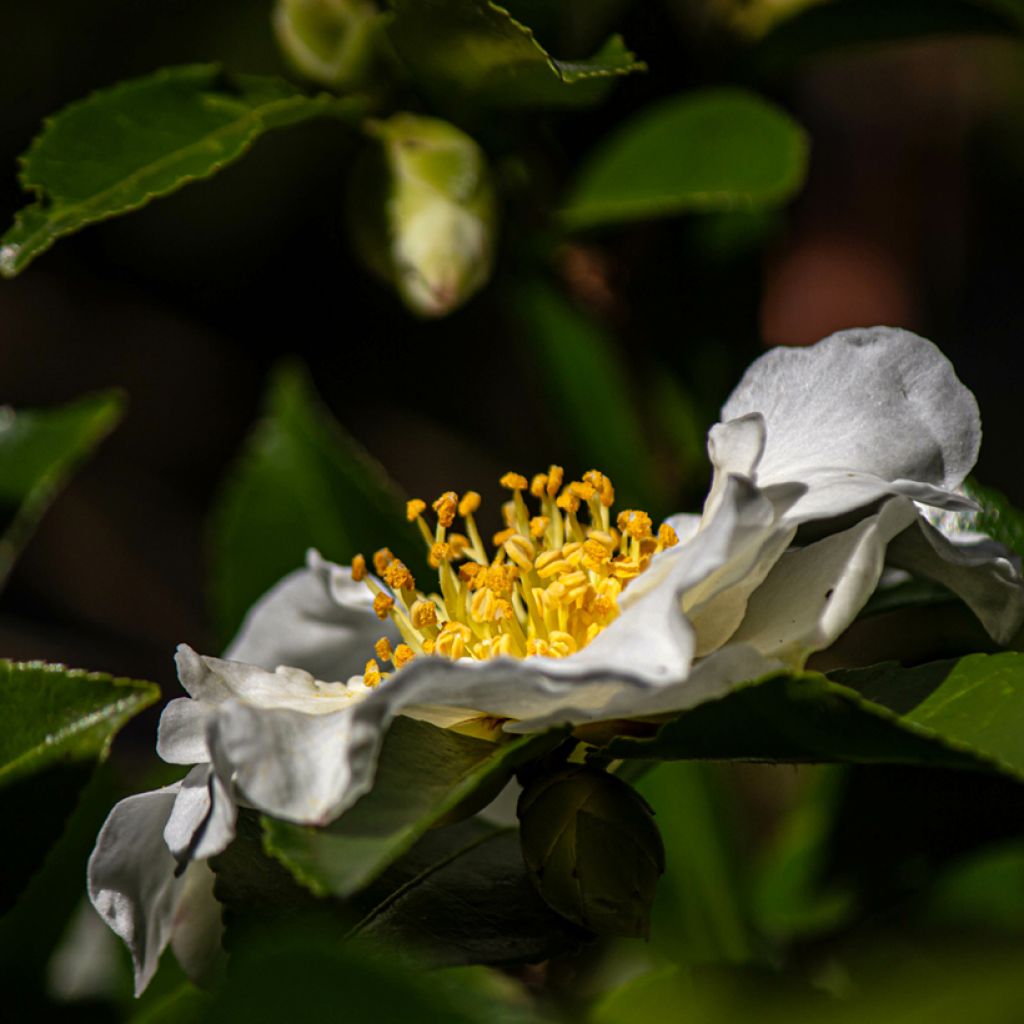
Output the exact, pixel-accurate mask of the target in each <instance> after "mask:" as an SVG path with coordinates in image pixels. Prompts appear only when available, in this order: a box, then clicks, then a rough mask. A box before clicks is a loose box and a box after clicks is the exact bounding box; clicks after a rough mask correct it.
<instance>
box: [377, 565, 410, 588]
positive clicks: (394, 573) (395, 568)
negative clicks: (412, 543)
mask: <svg viewBox="0 0 1024 1024" xmlns="http://www.w3.org/2000/svg"><path fill="white" fill-rule="evenodd" d="M384 582H385V583H386V584H387V585H388V586H389V587H390V588H391V589H392V590H415V589H416V580H415V578H414V577H413V574H412V573H411V572H409V569H408V567H407V566H406V564H405V563H404V562H402V561H399V560H398V559H397V558H396V559H395V560H394V561H393V562H392V563H391V564H390V565H389V566H388V567H387V568H386V569H385V570H384Z"/></svg>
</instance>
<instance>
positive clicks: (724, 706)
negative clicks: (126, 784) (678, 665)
mask: <svg viewBox="0 0 1024 1024" xmlns="http://www.w3.org/2000/svg"><path fill="white" fill-rule="evenodd" d="M836 680H838V681H833V680H830V679H828V678H826V677H825V676H822V675H819V674H817V673H813V672H808V673H803V674H800V675H774V676H769V677H767V678H765V679H761V680H757V681H755V682H752V683H748V684H746V685H744V686H740V687H738V688H737V689H735V690H733V691H732V692H731V693H729V694H728V695H726V696H724V697H722V698H719V699H717V700H713V701H708V702H707V703H705V704H701V705H699V706H698V707H696V708H694V709H693V710H692V711H689V712H686V713H684V714H683V715H681V716H680V717H679V718H676V719H674V720H673V721H670V722H668V723H666V724H665V725H663V726H662V727H661V728H660V729H659V730H658V733H657V734H656V735H655V736H654V737H651V738H649V739H626V738H620V739H617V740H613V741H612V743H611V744H609V746H608V748H607V750H606V753H607V754H608V756H610V757H639V758H645V759H664V760H708V759H710V760H732V759H738V760H755V761H786V762H794V761H796V762H799V761H848V762H856V763H866V764H870V763H879V764H884V763H888V764H917V765H941V766H945V767H952V768H975V769H983V770H988V771H995V772H1001V773H1005V774H1008V775H1011V776H1013V777H1015V778H1018V779H1024V729H1022V728H1021V725H1022V723H1024V655H1021V654H1016V653H1012V652H1008V653H1004V654H994V655H987V654H972V655H969V656H968V657H966V658H961V659H959V660H957V661H953V662H935V663H932V664H930V665H923V666H921V667H919V668H914V669H904V668H901V667H900V666H899V665H896V664H884V665H876V666H873V667H872V668H869V669H857V670H850V671H846V672H842V673H837V674H836Z"/></svg>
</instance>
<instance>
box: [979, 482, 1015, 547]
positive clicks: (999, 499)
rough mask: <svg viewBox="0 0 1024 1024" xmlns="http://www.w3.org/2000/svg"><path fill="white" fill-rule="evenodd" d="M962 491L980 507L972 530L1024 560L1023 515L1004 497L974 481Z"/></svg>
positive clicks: (992, 488)
mask: <svg viewBox="0 0 1024 1024" xmlns="http://www.w3.org/2000/svg"><path fill="white" fill-rule="evenodd" d="M964 490H965V491H966V492H967V494H968V495H969V496H970V497H972V498H973V499H974V500H975V501H976V502H977V503H978V505H979V506H980V510H979V511H978V513H977V516H976V517H975V519H974V522H973V526H974V529H976V530H977V531H979V532H980V533H986V534H988V535H989V536H990V537H992V538H993V540H997V541H999V542H1000V543H1001V544H1005V545H1006V546H1007V547H1008V548H1009V549H1010V550H1011V551H1012V552H1013V553H1014V554H1015V555H1018V556H1019V557H1021V558H1024V513H1022V512H1021V511H1020V509H1017V508H1014V506H1013V505H1012V504H1011V503H1010V501H1009V499H1008V498H1007V497H1006V495H1004V494H1000V493H999V491H997V490H996V489H995V488H994V487H984V486H982V485H981V484H979V483H978V482H977V481H976V480H968V481H967V482H966V483H965V485H964Z"/></svg>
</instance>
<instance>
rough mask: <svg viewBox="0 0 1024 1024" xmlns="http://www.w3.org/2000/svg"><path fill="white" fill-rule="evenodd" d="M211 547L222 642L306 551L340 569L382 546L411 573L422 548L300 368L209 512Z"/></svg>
mask: <svg viewBox="0 0 1024 1024" xmlns="http://www.w3.org/2000/svg"><path fill="white" fill-rule="evenodd" d="M212 540H213V551H212V557H213V579H212V598H213V605H214V610H215V613H216V618H217V622H218V624H219V626H220V629H221V632H222V636H223V638H224V640H225V641H227V640H228V639H229V638H230V636H231V635H232V634H233V633H234V631H235V630H236V629H237V627H238V625H239V623H240V622H241V621H242V618H243V616H244V615H245V613H246V611H247V610H248V609H249V607H250V606H251V605H252V604H253V603H254V602H255V601H256V599H257V598H258V597H260V596H261V595H262V594H263V593H265V592H266V591H267V590H268V589H269V588H270V587H271V586H272V585H273V584H274V583H276V582H277V581H278V580H279V579H281V577H283V576H284V575H286V574H287V573H289V572H291V571H292V570H293V569H296V568H298V567H299V566H301V565H302V564H303V563H304V560H305V554H306V550H307V548H309V547H316V548H318V549H319V550H320V551H321V553H322V554H323V555H324V556H325V557H326V558H329V559H332V560H334V561H337V562H341V563H346V562H348V561H349V560H350V559H351V558H352V556H353V555H355V554H357V553H359V552H367V553H369V552H372V551H374V550H376V549H377V548H380V547H384V546H385V545H388V546H390V547H392V548H393V549H394V550H395V551H396V552H399V553H400V554H401V555H402V557H403V558H404V559H405V561H406V562H407V563H408V564H410V565H411V566H412V567H413V568H414V569H416V568H418V563H417V562H416V560H415V559H416V555H417V553H418V552H420V551H421V550H422V547H423V543H422V541H421V540H420V538H419V535H418V534H417V533H416V531H415V530H414V529H413V528H412V527H411V526H410V525H409V523H408V522H407V521H406V518H405V510H404V499H403V497H402V495H401V493H400V492H399V490H398V488H397V487H396V486H395V485H394V484H393V483H392V482H391V481H390V480H389V479H388V477H387V475H386V474H385V472H384V470H383V469H382V468H381V466H380V465H379V464H378V463H377V462H375V461H374V460H373V459H372V458H371V457H370V456H369V455H368V454H367V452H366V451H365V450H364V449H363V448H361V447H360V446H359V445H358V444H357V443H356V441H355V440H353V439H352V438H351V437H350V436H349V435H348V434H346V433H345V431H344V429H343V428H342V427H341V426H340V424H339V423H338V422H337V421H336V420H335V419H334V418H333V417H332V416H331V415H330V413H329V412H328V411H327V409H326V408H325V407H324V406H323V404H322V403H321V401H320V399H319V397H318V396H317V394H316V392H315V391H314V390H313V386H312V384H311V383H310V381H309V378H308V376H307V374H306V373H305V371H304V370H302V369H301V368H299V367H296V366H282V367H281V368H279V369H278V370H277V372H276V373H275V374H274V375H273V377H272V379H271V382H270V386H269V389H268V395H267V401H266V413H265V415H264V418H263V419H262V420H261V421H260V422H259V423H258V424H257V425H256V427H255V428H254V429H253V431H252V433H251V434H250V436H249V439H248V441H247V442H246V445H245V448H244V450H243V452H242V455H241V457H240V458H239V461H238V463H237V465H236V466H235V469H234V471H233V473H232V474H231V476H230V477H229V478H228V480H227V482H226V484H225V486H224V488H223V491H222V492H221V495H220V498H219V500H218V503H217V505H216V508H215V510H214V519H213V537H212Z"/></svg>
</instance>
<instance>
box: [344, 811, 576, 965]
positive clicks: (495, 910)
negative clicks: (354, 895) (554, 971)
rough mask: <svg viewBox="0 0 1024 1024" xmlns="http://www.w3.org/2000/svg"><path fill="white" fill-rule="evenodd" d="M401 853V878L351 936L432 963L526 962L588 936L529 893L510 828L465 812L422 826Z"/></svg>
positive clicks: (543, 957)
mask: <svg viewBox="0 0 1024 1024" xmlns="http://www.w3.org/2000/svg"><path fill="white" fill-rule="evenodd" d="M406 861H407V863H405V864H402V862H400V863H399V868H400V871H401V874H399V875H398V876H397V877H402V876H403V875H404V878H403V881H402V882H401V884H400V885H399V886H398V887H397V888H395V889H394V890H393V891H392V892H391V894H390V895H389V896H387V897H386V898H385V899H383V900H382V901H381V902H380V903H379V904H378V905H377V906H375V907H374V908H373V910H372V911H371V912H370V913H368V914H367V915H366V917H365V918H364V919H363V920H362V921H361V922H360V924H359V925H358V926H357V928H356V929H355V931H354V935H355V936H357V937H360V938H364V939H370V940H373V941H374V942H383V943H386V944H388V945H391V946H395V947H398V948H404V949H408V950H414V951H416V952H417V953H418V954H419V955H420V956H422V957H423V958H425V959H426V960H427V961H428V962H429V963H431V964H432V965H434V966H458V965H465V964H493V965H501V964H517V963H534V962H537V961H540V960H547V959H549V958H551V957H553V956H558V955H561V954H563V953H566V952H568V951H570V950H574V949H576V948H578V947H579V945H580V944H581V942H583V941H584V940H585V939H586V938H588V933H587V932H585V931H582V930H581V929H579V928H577V927H576V926H575V925H573V924H571V923H570V922H569V921H567V920H566V919H565V918H564V917H562V916H561V915H559V914H556V913H555V912H554V911H553V910H551V909H550V908H549V907H548V906H547V904H546V903H545V902H544V901H543V900H542V899H541V898H540V896H538V895H537V893H536V891H535V890H534V888H533V885H532V884H531V882H530V879H529V878H528V877H527V874H526V868H525V866H524V865H523V856H522V852H521V850H520V844H519V832H518V829H507V828H506V829H503V828H495V827H493V826H490V825H486V824H484V823H483V822H482V821H480V819H478V818H470V819H467V820H466V821H463V822H460V823H459V824H457V825H451V826H448V827H446V828H440V829H436V830H434V831H432V832H428V833H427V834H426V835H425V836H424V837H423V838H422V839H421V840H420V841H419V843H417V845H416V846H415V847H414V848H413V850H412V851H411V854H410V855H409V857H408V858H407V859H406ZM417 867H418V868H419V870H416V871H415V874H410V873H409V870H410V868H412V869H413V870H415V869H416V868H417ZM392 877H393V878H394V877H396V876H395V875H393V876H392Z"/></svg>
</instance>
